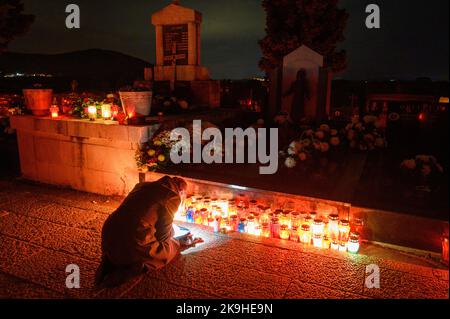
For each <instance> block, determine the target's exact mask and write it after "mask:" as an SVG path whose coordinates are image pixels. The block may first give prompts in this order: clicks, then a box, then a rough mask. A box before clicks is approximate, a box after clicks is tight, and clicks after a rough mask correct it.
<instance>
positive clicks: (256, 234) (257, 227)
mask: <svg viewBox="0 0 450 319" xmlns="http://www.w3.org/2000/svg"><path fill="white" fill-rule="evenodd" d="M261 232H262V228H261V225H259V224H258V225H256V226H255V236H258V237H260V236H261Z"/></svg>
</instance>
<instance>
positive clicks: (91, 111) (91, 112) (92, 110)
mask: <svg viewBox="0 0 450 319" xmlns="http://www.w3.org/2000/svg"><path fill="white" fill-rule="evenodd" d="M88 116H89V120H90V121H95V119H96V118H97V107H96V106H95V105H89V106H88Z"/></svg>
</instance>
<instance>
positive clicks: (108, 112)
mask: <svg viewBox="0 0 450 319" xmlns="http://www.w3.org/2000/svg"><path fill="white" fill-rule="evenodd" d="M87 112H88V117H89V120H91V121H95V120H96V119H97V114H98V113H97V106H95V105H90V106H88V108H87ZM118 113H119V111H118V109H114V110H113V106H112V105H111V104H106V103H105V104H102V106H101V115H102V118H103V119H104V120H112V119H114V118H115V117H117V115H118ZM50 114H51V117H52V118H58V117H59V106H58V105H55V104H53V105H52V106H51V107H50ZM130 117H131V116H130Z"/></svg>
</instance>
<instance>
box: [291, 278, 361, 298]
mask: <svg viewBox="0 0 450 319" xmlns="http://www.w3.org/2000/svg"><path fill="white" fill-rule="evenodd" d="M285 298H287V299H366V298H367V297H365V296H362V295H357V294H352V293H349V292H345V291H342V290H338V289H331V288H328V287H325V286H320V285H316V284H311V283H307V282H302V281H299V280H294V281H292V282H291V284H290V285H289V288H288V290H287V292H286V296H285Z"/></svg>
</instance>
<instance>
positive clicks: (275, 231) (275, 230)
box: [271, 217, 280, 238]
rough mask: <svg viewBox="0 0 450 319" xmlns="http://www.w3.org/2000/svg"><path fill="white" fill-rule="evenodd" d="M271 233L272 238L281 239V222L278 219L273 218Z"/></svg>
mask: <svg viewBox="0 0 450 319" xmlns="http://www.w3.org/2000/svg"><path fill="white" fill-rule="evenodd" d="M271 233H272V238H280V222H279V219H278V218H276V217H274V218H272V221H271Z"/></svg>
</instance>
